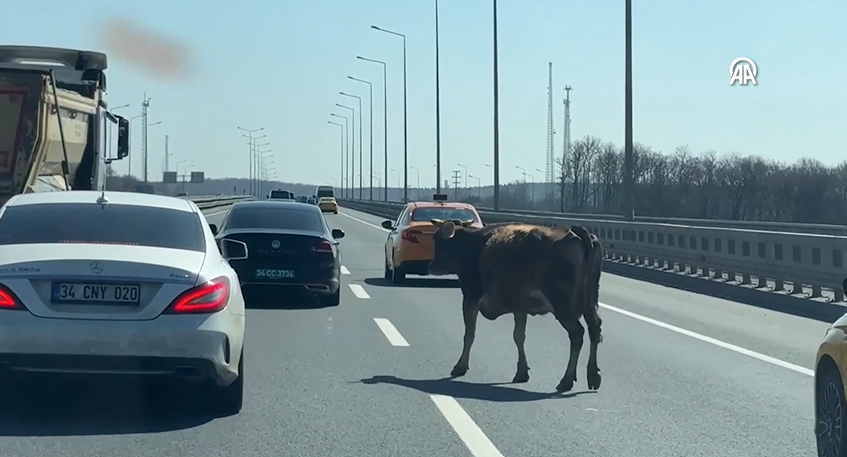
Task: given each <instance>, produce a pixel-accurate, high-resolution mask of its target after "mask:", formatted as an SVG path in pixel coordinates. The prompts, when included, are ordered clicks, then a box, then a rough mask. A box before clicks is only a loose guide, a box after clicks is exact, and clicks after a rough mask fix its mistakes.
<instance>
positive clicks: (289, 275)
mask: <svg viewBox="0 0 847 457" xmlns="http://www.w3.org/2000/svg"><path fill="white" fill-rule="evenodd" d="M256 278H258V279H294V270H272V269H269V268H260V269H258V270H256Z"/></svg>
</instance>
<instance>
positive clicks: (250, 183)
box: [236, 127, 265, 194]
mask: <svg viewBox="0 0 847 457" xmlns="http://www.w3.org/2000/svg"><path fill="white" fill-rule="evenodd" d="M236 128H237V129H238V130H241V131H242V132H247V135H248V137H247V138H248V139H249V146H248V150H249V159H248V163H249V164H250V171H249V174H248V178H247V188H248V190H247V192H248V193H251V194H252V193H253V141H254V138H253V134H254V133H258V132H261V131H262V130H265V128H264V127H262V128H260V129H253V130H249V129H245V128H244V127H236Z"/></svg>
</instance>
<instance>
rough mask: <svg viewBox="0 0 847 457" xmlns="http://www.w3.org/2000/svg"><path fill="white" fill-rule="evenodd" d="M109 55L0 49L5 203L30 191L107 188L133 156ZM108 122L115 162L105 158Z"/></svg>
mask: <svg viewBox="0 0 847 457" xmlns="http://www.w3.org/2000/svg"><path fill="white" fill-rule="evenodd" d="M106 68H107V62H106V55H105V54H103V53H100V52H92V51H79V50H73V49H61V48H50V47H39V46H0V204H2V203H3V202H5V201H6V200H8V199H9V198H10V197H11V196H13V195H16V194H20V193H30V192H55V191H66V190H101V189H103V188H104V186H105V179H106V169H107V166H108V164H109V163H111V162H112V161H114V160H120V159H123V158H125V157H127V156H129V139H130V135H129V121H128V120H127V119H125V118H123V117H121V116H117V115H113V114H112V113H110V112H109V110H108V105H107V104H106V99H105V93H106V74H105V70H106ZM109 123H114V124H117V132H118V138H117V147H116V148H115V149H116V154H115V157H106V154H105V153H106V150H107V147H106V145H107V141H111V138H108V136H107V132H109Z"/></svg>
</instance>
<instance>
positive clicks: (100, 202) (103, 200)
mask: <svg viewBox="0 0 847 457" xmlns="http://www.w3.org/2000/svg"><path fill="white" fill-rule="evenodd" d="M97 204H98V205H100V206H102V207H105V206H106V205H108V204H109V197H107V196H106V186H105V185H104V186H103V188H102V189H100V196H99V197H97Z"/></svg>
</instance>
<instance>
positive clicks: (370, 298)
mask: <svg viewBox="0 0 847 457" xmlns="http://www.w3.org/2000/svg"><path fill="white" fill-rule="evenodd" d="M221 216H222V214H210V215H208V219H209V220H210V222H213V223H220V218H221ZM327 219H328V220H329V222H330V225H331V226H332V227H333V228H340V229H342V230H344V231H345V232H346V234H347V236H346V237H345V238H344V239H342V240H341V248H342V253H343V254H342V255H343V264H344V266H345V269H344V271H345V272H348V274H346V275H345V276H344V280H345V285H344V289H343V291H342V303H341V306H339V307H336V308H327V309H317V308H312V307H309V306H308V304H307V303H305V302H304V303H292V304H291V305H290V306H287V307H286V309H267V308H260V309H250V310H248V317H247V318H248V324H247V333H248V334H247V349H246V362H245V364H246V366H245V371H246V378H245V379H246V400H245V406H244V409H243V411H242V412H241V413H240V414H239V415H237V416H233V417H227V418H214V417H206V416H202V415H198V414H197V413H192V412H191V411H192V410H191V408H190V394H191V392H190V391H173V390H155V391H147V390H145V389H143V388H141V387H139V386H135V385H133V384H132V383H114V382H110V383H98V384H94V383H93V382H91V381H79V382H77V383H73V384H71V383H64V382H63V383H62V384H58V385H57V383H50V382H46V381H39V382H34V383H31V384H28V385H26V386H16V387H11V386H9V388H10V389H12V390H11V391H10V390H8V389H7V390H6V391H5V392H0V394H3V395H4V396H5V398H4V399H2V401H3V402H4V404H5V406H4V407H2V408H0V454H2V455H14V456H16V457H42V456H48V455H49V456H86V457H95V456H107V455H108V456H113V455H122V456H130V455H131V456H136V457H142V456H161V457H165V456H167V457H177V456H179V457H183V456H198V457H199V456H202V457H208V456H211V455H214V456H229V455H232V456H240V457H253V456H283V455H289V456H298V457H326V456H333V457H348V456H349V457H353V456H356V457H362V456H368V457H379V456H392V457H394V456H404V457H412V456H421V457H432V456H436V455H437V456H443V457H470V456H474V457H499V456H501V455H502V456H507V457H551V456H570V455H579V456H604V457H608V456H626V457H629V456H645V457H664V456H668V457H671V456H673V457H682V456H684V457H695V456H704V457H706V456H708V457H714V456H721V457H732V456H763V457H764V456H768V457H773V456H801V455H802V456H807V455H812V454H813V453H814V437H813V425H814V424H813V406H812V377H811V376H810V370H811V367H812V364H813V361H814V351H815V348H816V347H817V344H818V343H819V341H820V338H821V337H822V336H823V332H824V329H825V328H826V324H824V323H820V322H816V321H811V320H806V319H802V318H798V317H793V316H787V315H781V314H778V313H773V312H770V311H765V310H761V309H757V308H753V307H749V306H745V305H741V304H738V303H733V302H728V301H725V300H720V299H714V298H709V297H704V296H700V295H696V294H691V293H687V292H682V291H678V290H674V289H669V288H665V287H661V286H656V285H652V284H646V283H642V282H638V281H633V280H629V279H625V278H621V277H615V276H612V275H608V274H607V275H604V276H603V280H602V285H601V294H600V295H601V302H602V303H603V309H601V313H602V317H603V319H604V327H603V331H604V335H605V340H604V342H603V343H602V344H601V346H600V352H599V362H600V368H601V370H602V374H603V384H602V387H601V389H600V390H599V391H598V392H596V393H595V392H586V391H585V389H586V385H585V363H586V361H587V358H588V356H587V354H588V350H587V347H588V345H587V341H586V345H585V346H584V349H583V351H584V352H583V356H582V358H581V361H580V369H579V374H578V382H577V386H576V387H575V389H574V391H573V392H572V393H570V394H568V395H554V394H552V393H551V392H552V391H553V390H554V387H555V386H556V384H557V383H558V381H559V379H560V378H561V376H562V374H563V372H564V368H565V364H566V362H567V357H568V356H567V354H568V343H567V334H566V333H565V331H564V330H563V329H562V328H561V327H560V326H559V324H558V323H557V322H556V321H555V320H554V319H553V318H552V317H551V316H544V317H535V318H533V319H530V321H529V325H528V331H527V334H528V337H527V355H528V358H529V364H530V367H531V372H530V375H531V379H530V381H529V382H528V383H526V384H519V385H510V384H508V383H509V381H510V380H511V378H512V376H513V374H514V370H515V362H516V360H517V355H516V351H515V347H514V344H513V342H512V335H511V333H512V332H511V330H512V320H511V318H510V317H509V316H504V317H501V318H500V319H498V320H497V321H494V322H490V321H486V320H484V319H480V323H479V328H478V331H477V339H476V343H475V345H474V350H473V352H472V354H471V370H470V372H469V373H468V374H467V375H466V376H465V377H463V378H460V379H458V380H453V381H450V380H447V379H445V378H447V376H449V373H450V370H451V368H452V366H453V364H454V363H455V362H456V360H457V359H458V356H459V354H460V351H461V344H462V343H461V340H462V332H463V327H462V319H461V309H460V303H461V294H460V292H459V290H458V289H457V287H456V284H455V282H454V281H452V280H450V279H439V278H420V279H418V278H416V277H410V278H411V279H410V281H409V283H408V284H406V285H404V286H392V285H390V284H387V283H386V282H385V281H384V280H382V279H381V278H382V265H383V249H382V246H383V243H384V242H385V240H386V237H387V235H386V232H385V231H384V230H383V229H382V228H380V227H379V223H380V222H381V220H379V219H377V218H375V217H373V216H369V215H365V214H362V213H358V212H354V211H349V210H344V209H342V213H341V214H339V215H328V216H327ZM298 305H300V306H298ZM186 402H189V403H186Z"/></svg>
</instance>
